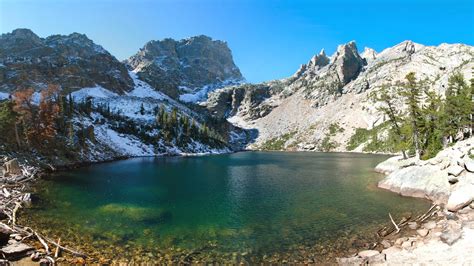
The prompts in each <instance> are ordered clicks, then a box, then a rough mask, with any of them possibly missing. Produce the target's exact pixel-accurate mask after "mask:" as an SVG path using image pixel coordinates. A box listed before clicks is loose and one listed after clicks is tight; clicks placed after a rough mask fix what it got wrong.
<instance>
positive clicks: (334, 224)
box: [25, 152, 429, 261]
mask: <svg viewBox="0 0 474 266" xmlns="http://www.w3.org/2000/svg"><path fill="white" fill-rule="evenodd" d="M386 158H387V157H386V156H380V155H364V154H351V153H281V152H242V153H235V154H225V155H214V156H202V157H166V158H137V159H130V160H124V161H117V162H113V163H104V164H97V165H93V166H89V167H85V168H81V169H77V170H74V171H70V172H62V173H59V174H56V175H54V176H52V177H50V178H48V179H47V180H44V181H42V182H41V183H40V184H39V185H38V188H39V189H38V196H39V198H40V200H39V202H37V203H36V204H34V205H33V207H32V208H31V209H29V210H28V211H27V213H26V216H25V217H27V219H28V221H34V223H35V226H36V227H39V228H41V229H43V232H45V233H46V234H50V235H53V236H54V237H62V239H64V241H70V242H71V245H74V244H75V245H78V244H80V245H83V246H82V249H83V250H91V251H92V250H94V252H96V253H94V254H95V255H96V256H104V257H108V258H115V259H118V258H121V257H131V256H140V255H141V254H142V253H146V254H147V256H149V257H150V258H151V259H156V258H157V257H163V256H164V255H165V254H168V253H172V254H175V255H176V254H188V255H189V253H192V252H194V253H196V254H194V253H193V254H194V255H193V256H192V259H193V260H206V259H209V258H213V259H216V260H217V261H219V259H222V260H224V261H227V260H235V259H247V261H248V260H251V261H260V260H265V259H266V258H271V257H272V256H274V257H278V256H283V257H285V258H293V257H294V256H295V255H294V254H295V253H297V251H296V250H298V252H300V251H301V250H304V252H303V254H302V255H298V256H300V257H305V256H306V257H308V256H313V255H314V256H316V255H315V254H319V256H321V255H320V254H321V252H323V253H322V254H324V252H329V251H328V249H329V250H337V249H339V250H346V249H347V247H350V246H351V245H352V246H354V237H353V236H355V235H357V233H359V235H361V232H364V233H362V237H364V236H367V237H368V235H366V234H369V233H365V232H371V233H372V234H373V232H374V229H375V228H378V227H379V226H380V224H382V223H387V222H388V221H389V220H388V213H389V212H390V213H392V215H394V216H397V217H400V216H401V215H402V214H403V213H406V212H413V213H416V212H422V211H424V210H426V209H427V208H428V207H429V206H428V205H429V203H428V202H425V201H422V200H417V199H412V198H403V197H400V196H398V195H396V194H394V193H390V192H387V191H383V190H380V189H377V188H376V182H377V181H378V180H379V179H380V178H381V176H380V175H379V174H377V173H375V172H373V168H374V166H375V165H376V164H377V163H379V162H381V161H383V160H385V159H386ZM31 223H33V222H31ZM51 227H53V228H54V230H51ZM326 247H327V248H326ZM318 248H319V249H318ZM97 249H100V250H101V251H100V252H97ZM317 249H318V250H319V253H318V251H317ZM321 250H322V251H321ZM236 253H237V255H236ZM313 253H314V254H313ZM281 254H285V255H281ZM298 254H299V253H298ZM176 256H177V257H179V255H176ZM236 256H237V257H236ZM328 256H329V254H328ZM186 259H189V256H188V257H186Z"/></svg>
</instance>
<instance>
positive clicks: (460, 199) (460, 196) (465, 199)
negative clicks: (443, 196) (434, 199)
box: [446, 184, 474, 212]
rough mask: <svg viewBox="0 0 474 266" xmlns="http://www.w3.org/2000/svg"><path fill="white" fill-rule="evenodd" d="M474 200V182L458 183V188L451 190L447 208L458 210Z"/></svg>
mask: <svg viewBox="0 0 474 266" xmlns="http://www.w3.org/2000/svg"><path fill="white" fill-rule="evenodd" d="M473 200H474V185H473V184H458V185H457V188H456V189H455V190H453V192H451V195H450V196H449V199H448V203H447V205H446V208H447V209H448V210H449V211H453V212H454V211H458V210H460V209H462V208H464V207H466V206H468V205H469V204H471V202H472V201H473Z"/></svg>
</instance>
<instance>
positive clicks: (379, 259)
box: [367, 254, 385, 265]
mask: <svg viewBox="0 0 474 266" xmlns="http://www.w3.org/2000/svg"><path fill="white" fill-rule="evenodd" d="M367 263H368V264H369V265H375V264H382V263H385V254H377V255H375V256H372V257H369V258H368V259H367Z"/></svg>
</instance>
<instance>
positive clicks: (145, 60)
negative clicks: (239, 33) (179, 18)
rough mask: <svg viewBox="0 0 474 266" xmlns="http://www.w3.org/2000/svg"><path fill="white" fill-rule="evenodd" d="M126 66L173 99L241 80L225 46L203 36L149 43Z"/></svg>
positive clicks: (240, 75) (223, 43)
mask: <svg viewBox="0 0 474 266" xmlns="http://www.w3.org/2000/svg"><path fill="white" fill-rule="evenodd" d="M126 63H127V64H128V65H129V67H130V68H131V69H132V70H133V71H134V72H136V73H137V74H138V76H139V77H140V78H141V79H143V80H145V81H146V82H148V83H149V84H151V85H152V86H154V87H155V88H157V89H159V90H160V91H163V92H164V93H166V94H168V95H169V96H171V97H173V98H176V99H177V98H179V96H180V95H183V94H193V93H196V92H198V91H199V90H201V89H203V87H206V86H208V87H213V88H215V87H219V86H220V87H222V86H223V85H230V84H235V83H239V82H241V81H242V79H243V78H242V74H241V73H240V70H239V68H238V67H237V66H236V65H235V64H234V60H233V58H232V53H231V51H230V49H229V47H228V46H227V43H225V42H223V41H218V40H212V39H211V38H210V37H207V36H204V35H201V36H196V37H191V38H188V39H183V40H180V41H176V40H173V39H164V40H161V41H150V42H148V43H146V44H145V46H144V47H143V48H141V49H140V51H138V52H137V53H136V54H135V55H133V56H132V57H130V58H129V59H128V60H126ZM208 89H209V90H211V89H212V88H208ZM206 92H207V91H206ZM203 94H204V95H203V96H204V97H205V96H206V95H205V94H206V93H203ZM183 100H184V101H187V100H188V99H186V97H184V98H183Z"/></svg>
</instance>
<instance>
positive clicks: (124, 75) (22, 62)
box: [0, 29, 133, 93]
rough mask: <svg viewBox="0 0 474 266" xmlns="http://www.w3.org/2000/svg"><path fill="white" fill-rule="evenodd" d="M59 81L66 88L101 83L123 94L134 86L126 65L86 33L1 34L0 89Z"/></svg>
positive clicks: (19, 30)
mask: <svg viewBox="0 0 474 266" xmlns="http://www.w3.org/2000/svg"><path fill="white" fill-rule="evenodd" d="M51 83H54V84H57V85H60V86H61V87H62V88H63V89H65V90H67V91H74V90H77V89H80V88H84V87H94V86H102V87H104V88H106V89H109V90H111V91H113V92H117V93H124V92H126V91H130V90H131V89H132V87H133V81H132V79H131V78H130V76H129V75H128V72H127V69H126V67H125V66H124V65H123V64H122V63H121V62H120V61H118V60H117V59H116V58H115V57H114V56H112V55H111V54H110V53H109V52H107V51H106V50H105V49H104V48H102V47H101V46H100V45H97V44H95V43H94V42H93V41H92V40H90V39H89V38H87V36H86V35H84V34H79V33H72V34H70V35H52V36H49V37H47V38H40V37H38V36H37V35H36V34H35V33H33V32H32V31H31V30H28V29H17V30H14V31H12V32H11V33H6V34H2V35H1V36H0V90H1V91H3V92H11V91H14V90H16V89H21V88H26V87H31V88H34V89H42V88H44V87H46V86H47V84H51Z"/></svg>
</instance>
